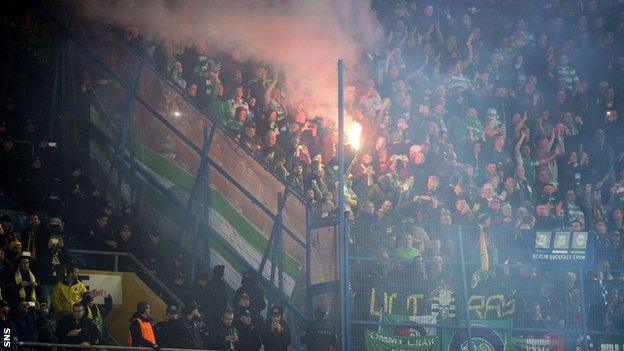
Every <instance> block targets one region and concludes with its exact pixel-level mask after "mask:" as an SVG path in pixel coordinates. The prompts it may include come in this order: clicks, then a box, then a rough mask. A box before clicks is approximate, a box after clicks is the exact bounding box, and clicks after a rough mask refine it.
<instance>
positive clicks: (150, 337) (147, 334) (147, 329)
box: [128, 318, 156, 346]
mask: <svg viewBox="0 0 624 351" xmlns="http://www.w3.org/2000/svg"><path fill="white" fill-rule="evenodd" d="M133 321H137V322H139V327H140V328H141V336H142V337H143V339H145V340H147V341H149V342H151V343H152V344H154V345H156V336H154V329H152V325H151V324H150V323H149V322H146V321H144V320H142V319H141V318H135V319H133ZM128 346H132V333H130V335H128Z"/></svg>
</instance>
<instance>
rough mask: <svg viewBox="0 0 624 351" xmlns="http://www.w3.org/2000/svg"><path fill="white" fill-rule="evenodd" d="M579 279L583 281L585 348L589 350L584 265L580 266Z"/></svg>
mask: <svg viewBox="0 0 624 351" xmlns="http://www.w3.org/2000/svg"><path fill="white" fill-rule="evenodd" d="M579 281H580V282H581V284H580V286H581V323H582V325H581V326H582V328H583V335H582V337H583V350H589V333H588V330H587V317H588V316H587V305H586V304H585V300H586V299H585V274H584V272H583V266H580V267H579Z"/></svg>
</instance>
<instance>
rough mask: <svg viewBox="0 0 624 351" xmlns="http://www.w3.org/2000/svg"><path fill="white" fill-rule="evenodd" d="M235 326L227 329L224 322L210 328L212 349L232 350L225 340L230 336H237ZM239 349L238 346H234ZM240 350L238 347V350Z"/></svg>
mask: <svg viewBox="0 0 624 351" xmlns="http://www.w3.org/2000/svg"><path fill="white" fill-rule="evenodd" d="M237 334H238V331H237V330H236V328H235V327H234V325H232V326H229V327H226V326H225V325H224V324H223V322H217V323H215V324H214V325H213V326H212V328H210V345H209V346H210V348H211V349H215V350H230V343H229V342H228V341H227V340H225V337H227V336H229V335H237ZM234 346H235V347H237V344H235V345H234ZM236 349H237V350H238V347H237V348H236Z"/></svg>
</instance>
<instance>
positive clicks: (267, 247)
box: [258, 188, 288, 276]
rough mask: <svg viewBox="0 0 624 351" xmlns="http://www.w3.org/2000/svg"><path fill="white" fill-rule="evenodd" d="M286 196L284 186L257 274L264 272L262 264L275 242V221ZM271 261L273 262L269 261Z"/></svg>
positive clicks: (280, 212)
mask: <svg viewBox="0 0 624 351" xmlns="http://www.w3.org/2000/svg"><path fill="white" fill-rule="evenodd" d="M287 197H288V188H285V190H284V193H283V194H282V196H281V198H280V201H279V202H278V204H277V216H276V217H275V221H274V222H273V228H272V229H271V235H269V241H268V242H267V246H266V247H265V248H264V253H263V254H262V260H260V266H258V275H259V276H262V272H264V266H265V265H266V261H267V258H268V257H269V251H271V248H272V247H273V245H274V243H275V223H277V218H278V217H281V216H282V212H283V211H284V206H285V205H286V198H287ZM271 262H272V263H275V262H273V261H271Z"/></svg>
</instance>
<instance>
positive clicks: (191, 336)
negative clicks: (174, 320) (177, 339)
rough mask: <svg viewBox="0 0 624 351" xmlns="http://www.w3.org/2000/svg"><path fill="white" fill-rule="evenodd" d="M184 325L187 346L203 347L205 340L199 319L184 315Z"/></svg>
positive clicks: (192, 347) (191, 347) (193, 347)
mask: <svg viewBox="0 0 624 351" xmlns="http://www.w3.org/2000/svg"><path fill="white" fill-rule="evenodd" d="M182 326H183V327H184V330H185V332H184V333H185V335H186V337H185V339H184V340H185V341H184V344H185V345H186V346H185V347H186V348H189V349H201V348H203V346H204V340H203V338H202V327H201V325H200V323H199V322H198V321H194V320H189V319H188V318H187V317H186V316H184V317H182Z"/></svg>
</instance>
